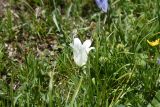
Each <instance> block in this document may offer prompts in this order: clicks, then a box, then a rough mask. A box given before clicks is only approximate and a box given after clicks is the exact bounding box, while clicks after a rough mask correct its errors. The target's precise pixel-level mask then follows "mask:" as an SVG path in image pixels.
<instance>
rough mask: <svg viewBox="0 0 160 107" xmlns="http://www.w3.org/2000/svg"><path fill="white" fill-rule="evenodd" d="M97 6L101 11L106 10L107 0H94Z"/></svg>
mask: <svg viewBox="0 0 160 107" xmlns="http://www.w3.org/2000/svg"><path fill="white" fill-rule="evenodd" d="M95 1H96V4H97V5H98V7H99V8H100V9H101V10H102V11H103V12H107V10H108V0H95Z"/></svg>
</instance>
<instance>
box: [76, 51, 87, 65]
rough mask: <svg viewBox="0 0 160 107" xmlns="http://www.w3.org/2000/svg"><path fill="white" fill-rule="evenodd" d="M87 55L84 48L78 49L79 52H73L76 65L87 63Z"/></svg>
mask: <svg viewBox="0 0 160 107" xmlns="http://www.w3.org/2000/svg"><path fill="white" fill-rule="evenodd" d="M87 59H88V55H87V53H86V51H85V50H81V51H79V53H77V54H76V53H74V61H75V63H76V64H77V65H78V66H83V65H85V64H86V63H87Z"/></svg>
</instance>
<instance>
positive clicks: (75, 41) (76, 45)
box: [73, 38, 82, 48]
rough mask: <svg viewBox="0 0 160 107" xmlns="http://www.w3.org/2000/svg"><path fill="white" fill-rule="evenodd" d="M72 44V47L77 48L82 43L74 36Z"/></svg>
mask: <svg viewBox="0 0 160 107" xmlns="http://www.w3.org/2000/svg"><path fill="white" fill-rule="evenodd" d="M73 45H74V48H79V47H81V46H82V43H81V41H80V40H79V38H74V41H73Z"/></svg>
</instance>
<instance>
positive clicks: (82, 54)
mask: <svg viewBox="0 0 160 107" xmlns="http://www.w3.org/2000/svg"><path fill="white" fill-rule="evenodd" d="M91 43H92V41H91V40H89V39H88V40H86V41H85V42H84V43H83V44H82V43H81V41H80V40H79V38H74V40H73V43H71V44H70V46H71V47H72V48H73V59H74V61H75V63H76V64H77V65H78V66H83V65H85V64H86V63H87V59H88V53H89V51H90V50H92V49H95V48H94V47H90V46H91Z"/></svg>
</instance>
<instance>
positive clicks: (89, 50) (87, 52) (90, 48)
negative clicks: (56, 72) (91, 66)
mask: <svg viewBox="0 0 160 107" xmlns="http://www.w3.org/2000/svg"><path fill="white" fill-rule="evenodd" d="M92 49H95V47H90V48H88V49H87V50H86V51H87V53H89V51H90V50H92Z"/></svg>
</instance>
